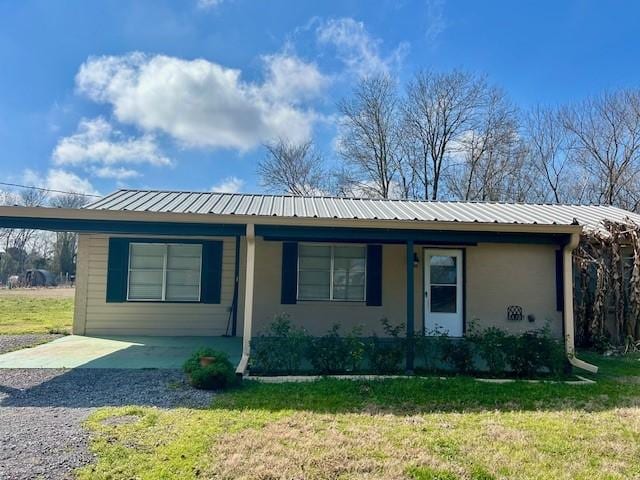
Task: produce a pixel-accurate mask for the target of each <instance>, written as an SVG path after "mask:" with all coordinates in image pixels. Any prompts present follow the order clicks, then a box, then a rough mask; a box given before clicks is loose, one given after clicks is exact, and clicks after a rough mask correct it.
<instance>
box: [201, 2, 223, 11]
mask: <svg viewBox="0 0 640 480" xmlns="http://www.w3.org/2000/svg"><path fill="white" fill-rule="evenodd" d="M222 1H223V0H198V2H197V5H198V8H202V9H203V10H208V9H210V8H215V7H217V6H219V5H220V4H221V3H222Z"/></svg>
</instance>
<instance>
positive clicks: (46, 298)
mask: <svg viewBox="0 0 640 480" xmlns="http://www.w3.org/2000/svg"><path fill="white" fill-rule="evenodd" d="M74 292H75V289H73V288H16V289H12V290H4V289H3V290H0V335H9V334H22V333H70V332H71V322H72V319H73V297H74Z"/></svg>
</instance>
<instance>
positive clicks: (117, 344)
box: [0, 335, 242, 369]
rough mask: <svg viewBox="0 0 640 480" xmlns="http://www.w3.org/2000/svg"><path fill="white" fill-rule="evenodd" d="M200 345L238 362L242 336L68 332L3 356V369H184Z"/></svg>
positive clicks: (1, 359)
mask: <svg viewBox="0 0 640 480" xmlns="http://www.w3.org/2000/svg"><path fill="white" fill-rule="evenodd" d="M201 347H212V348H215V349H216V350H221V351H224V352H226V353H227V354H228V355H229V359H230V360H231V362H232V363H233V364H234V365H236V364H237V363H238V362H239V361H240V356H241V354H242V338H240V337H139V336H127V337H85V336H80V335H69V336H66V337H62V338H59V339H57V340H54V341H52V342H49V343H45V344H43V345H38V346H36V347H33V348H25V349H23V350H17V351H14V352H10V353H5V354H3V355H0V368H134V369H141V368H158V369H162V368H181V367H182V364H183V363H184V361H185V360H186V359H187V358H188V357H189V356H190V355H191V354H192V353H193V352H194V351H195V350H197V349H198V348H201Z"/></svg>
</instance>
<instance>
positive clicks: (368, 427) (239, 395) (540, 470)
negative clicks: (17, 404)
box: [78, 354, 640, 480]
mask: <svg viewBox="0 0 640 480" xmlns="http://www.w3.org/2000/svg"><path fill="white" fill-rule="evenodd" d="M584 357H585V358H588V359H589V360H591V361H593V362H594V363H597V364H599V365H601V367H602V371H601V373H600V374H599V375H598V376H597V378H598V382H597V383H596V384H594V385H581V386H571V385H566V384H552V383H538V384H531V383H523V382H516V383H511V384H503V385H496V384H484V383H479V382H477V381H475V380H473V379H470V378H464V377H458V378H451V379H446V380H441V379H436V378H434V379H393V380H385V381H377V382H376V381H357V382H352V381H346V380H342V381H340V380H330V379H325V380H321V381H318V382H314V383H308V384H259V383H255V382H247V383H246V384H245V385H244V386H243V387H241V388H239V389H237V390H235V391H231V392H228V393H224V394H220V395H218V396H216V397H215V399H214V402H213V403H212V405H211V407H210V408H208V409H187V408H181V409H172V410H159V409H155V408H140V407H136V406H131V407H124V408H104V409H100V410H98V411H97V412H96V413H95V414H93V415H92V416H91V417H90V419H89V420H88V422H87V426H88V428H89V429H90V430H91V432H92V435H93V443H92V448H93V450H94V452H95V453H96V455H97V459H98V461H97V464H95V465H92V466H90V467H87V468H85V469H83V470H80V471H79V473H78V475H79V477H80V478H91V479H94V478H97V479H107V478H109V479H118V478H142V479H162V478H180V479H195V478H225V479H254V478H255V479H265V480H266V479H292V478H296V479H298V478H299V479H356V478H368V479H396V478H398V479H399V478H407V479H418V480H425V479H440V480H453V479H474V480H488V479H498V478H509V479H512V478H516V479H589V480H594V479H616V478H620V479H622V478H640V382H638V381H637V380H638V376H639V375H640V357H639V356H637V355H636V356H634V357H628V358H625V359H619V358H603V357H600V356H597V355H595V354H589V355H585V356H584ZM118 419H122V420H127V421H118ZM131 419H133V421H131Z"/></svg>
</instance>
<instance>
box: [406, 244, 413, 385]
mask: <svg viewBox="0 0 640 480" xmlns="http://www.w3.org/2000/svg"><path fill="white" fill-rule="evenodd" d="M413 292H414V279H413V240H407V372H409V373H411V372H413V357H414V345H413V331H414V326H413V325H414V318H413V316H414V315H413V312H414V305H413V304H414V300H413Z"/></svg>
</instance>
